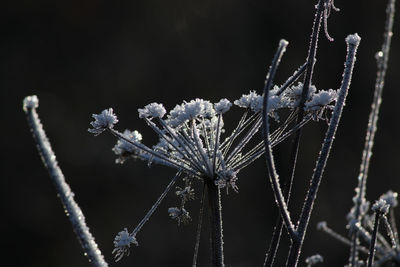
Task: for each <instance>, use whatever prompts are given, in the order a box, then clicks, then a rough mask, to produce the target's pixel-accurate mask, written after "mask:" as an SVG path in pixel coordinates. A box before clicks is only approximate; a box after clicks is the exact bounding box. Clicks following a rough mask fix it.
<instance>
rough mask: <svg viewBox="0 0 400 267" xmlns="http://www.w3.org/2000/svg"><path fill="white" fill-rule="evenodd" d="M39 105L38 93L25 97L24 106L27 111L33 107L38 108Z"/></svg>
mask: <svg viewBox="0 0 400 267" xmlns="http://www.w3.org/2000/svg"><path fill="white" fill-rule="evenodd" d="M38 106H39V99H38V98H37V96H36V95H31V96H27V97H25V98H24V103H23V108H24V111H27V110H28V109H31V108H37V107H38Z"/></svg>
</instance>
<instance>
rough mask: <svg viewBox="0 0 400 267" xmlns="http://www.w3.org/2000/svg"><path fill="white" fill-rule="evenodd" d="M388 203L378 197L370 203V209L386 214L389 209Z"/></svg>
mask: <svg viewBox="0 0 400 267" xmlns="http://www.w3.org/2000/svg"><path fill="white" fill-rule="evenodd" d="M389 207H390V206H389V204H388V203H386V201H385V200H383V199H379V200H377V201H375V203H374V205H372V210H373V211H375V212H380V213H382V214H384V215H385V214H386V213H387V212H388V211H389Z"/></svg>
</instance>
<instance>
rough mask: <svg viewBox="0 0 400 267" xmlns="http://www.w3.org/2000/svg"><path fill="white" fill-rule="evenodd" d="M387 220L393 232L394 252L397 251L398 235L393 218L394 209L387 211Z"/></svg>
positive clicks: (398, 245)
mask: <svg viewBox="0 0 400 267" xmlns="http://www.w3.org/2000/svg"><path fill="white" fill-rule="evenodd" d="M389 218H390V219H389V220H390V224H391V225H392V230H393V235H394V240H395V242H396V251H397V252H398V251H399V247H400V244H399V233H398V232H397V224H396V217H395V216H394V209H393V208H391V209H390V210H389Z"/></svg>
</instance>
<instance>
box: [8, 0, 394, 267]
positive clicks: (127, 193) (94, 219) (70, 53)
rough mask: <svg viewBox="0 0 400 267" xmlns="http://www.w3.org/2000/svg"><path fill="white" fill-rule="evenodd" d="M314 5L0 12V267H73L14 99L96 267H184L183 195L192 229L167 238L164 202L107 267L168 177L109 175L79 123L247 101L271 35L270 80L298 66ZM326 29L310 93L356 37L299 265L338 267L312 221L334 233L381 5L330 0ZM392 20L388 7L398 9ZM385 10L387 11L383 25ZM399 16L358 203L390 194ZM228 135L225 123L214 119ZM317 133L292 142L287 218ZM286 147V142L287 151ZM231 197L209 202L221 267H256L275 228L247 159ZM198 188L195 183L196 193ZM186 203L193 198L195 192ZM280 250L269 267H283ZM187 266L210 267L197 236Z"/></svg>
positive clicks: (120, 171) (136, 4)
mask: <svg viewBox="0 0 400 267" xmlns="http://www.w3.org/2000/svg"><path fill="white" fill-rule="evenodd" d="M315 2H316V1H290V0H281V1H266V0H249V1H237V0H234V1H209V0H203V1H198V0H193V1H184V0H170V1H159V0H148V1H95V0H87V1H46V0H38V1H6V3H5V8H3V9H2V11H3V12H2V13H3V14H2V15H1V21H2V23H1V25H2V27H1V28H2V34H1V35H2V38H1V42H0V47H1V50H0V54H1V66H2V69H1V76H2V78H1V79H0V85H1V87H0V88H1V91H0V94H1V99H2V104H1V109H2V114H3V116H2V120H3V121H2V127H1V128H2V131H1V132H2V138H1V142H2V144H1V147H2V152H3V153H2V160H1V162H2V164H1V165H2V167H1V169H2V175H1V177H2V178H1V187H0V188H1V189H0V190H1V197H2V202H1V203H2V210H3V212H2V215H3V216H2V217H3V219H2V220H1V226H2V227H1V228H2V242H3V246H4V248H3V249H2V255H3V260H4V261H6V260H11V262H12V263H11V264H10V265H12V266H88V263H87V260H86V259H85V257H84V256H83V252H82V250H81V248H80V247H79V245H78V242H77V240H76V238H75V236H74V234H73V232H72V230H71V226H70V224H69V222H68V220H67V218H66V217H65V215H64V213H63V210H62V207H61V204H60V202H59V200H58V199H57V197H56V194H55V191H54V190H53V187H52V184H51V182H50V180H49V178H48V177H47V173H46V171H45V169H44V168H43V166H42V164H41V162H40V158H39V156H38V155H37V153H36V150H35V145H34V143H33V141H32V138H31V135H30V133H29V130H28V127H27V125H26V122H25V118H24V114H23V112H22V99H23V97H24V96H26V95H30V94H36V95H38V97H39V98H40V107H39V110H38V112H39V114H40V116H41V119H42V122H43V123H44V125H45V130H46V131H47V134H48V136H49V138H50V140H51V142H52V145H53V148H54V150H55V151H56V154H57V156H58V160H59V162H60V165H61V167H62V169H63V171H64V174H65V176H66V177H67V179H68V181H69V183H70V185H71V187H72V189H73V191H74V192H75V194H76V200H77V201H78V203H79V204H80V206H81V208H82V209H83V211H84V212H85V215H86V218H87V222H88V225H89V227H90V228H91V231H92V233H93V234H94V235H95V237H96V240H97V242H98V244H99V246H100V248H101V249H102V251H103V253H104V254H105V258H106V259H107V261H108V262H109V263H110V265H111V266H189V265H190V264H191V257H192V253H193V246H194V238H195V225H196V222H197V212H198V199H197V200H196V201H193V202H192V203H190V204H189V205H188V209H189V211H190V212H191V214H192V216H193V221H192V223H191V224H190V225H188V226H180V227H178V226H177V225H176V223H175V222H174V221H172V220H171V219H169V218H168V214H167V208H168V207H170V206H175V205H176V204H177V199H176V197H175V196H174V195H173V194H170V195H169V196H168V197H167V199H166V200H165V201H164V203H163V204H162V205H161V207H160V208H159V210H158V211H157V212H156V213H155V214H154V216H153V217H152V219H151V220H150V221H149V223H148V224H147V225H146V226H145V227H144V228H143V230H142V231H141V232H140V233H139V235H138V236H137V238H138V241H139V243H140V246H139V247H135V248H134V249H133V250H132V253H131V256H130V257H128V258H124V259H123V260H122V261H121V262H120V263H118V264H115V263H113V262H112V255H111V251H112V248H113V242H112V241H113V238H114V236H115V234H116V233H117V232H118V231H120V230H121V229H123V228H124V227H128V228H129V229H132V228H133V227H134V226H135V225H136V224H137V223H138V222H139V220H140V219H141V218H142V216H143V215H144V214H145V212H146V211H147V210H148V209H149V208H150V207H151V205H152V203H153V202H154V201H155V199H156V198H157V197H158V195H159V194H160V193H161V191H162V190H163V188H164V187H165V186H166V184H167V183H168V181H169V180H170V179H171V178H172V176H173V174H174V171H173V170H171V169H168V168H166V167H160V166H152V167H151V168H148V167H147V166H146V164H145V163H143V162H140V161H136V162H134V161H129V162H127V163H126V164H125V165H122V166H121V165H116V164H114V155H113V153H112V151H111V147H112V146H113V145H114V143H115V140H114V138H113V137H112V136H107V135H102V136H99V137H93V136H92V135H90V134H89V133H88V132H87V128H88V127H89V122H90V121H91V118H90V116H91V114H92V113H98V112H100V111H101V110H102V109H104V108H108V107H113V108H114V110H115V111H116V113H117V114H118V116H119V119H120V123H119V124H118V129H121V130H122V129H124V128H131V129H137V130H139V131H140V132H142V134H143V136H144V142H145V143H147V144H152V143H153V142H154V141H155V139H156V138H155V134H154V133H153V132H152V131H151V130H150V129H149V128H148V127H146V125H145V123H144V122H143V121H141V120H139V118H138V116H137V108H141V107H143V106H144V105H146V104H148V103H150V102H154V101H157V102H162V103H164V104H165V106H166V107H167V109H171V108H173V107H174V105H175V104H178V103H181V102H182V101H183V100H190V99H193V98H195V97H200V98H204V99H209V100H211V101H214V102H215V101H217V100H219V99H220V98H222V97H227V98H228V99H230V100H234V99H236V98H238V97H240V95H241V94H242V93H246V92H248V91H249V90H250V89H252V90H258V91H259V90H260V89H261V88H262V86H263V82H264V78H265V72H266V69H267V66H268V65H269V63H270V62H271V59H272V56H273V54H274V52H275V48H276V47H277V44H278V42H279V39H281V38H285V39H287V40H288V41H289V46H288V49H287V53H286V54H285V55H284V58H283V61H282V63H281V66H280V67H279V70H278V76H277V82H278V83H282V82H283V81H284V80H285V78H286V77H288V76H289V75H291V74H292V72H293V71H294V70H295V69H296V68H297V67H298V66H300V65H301V64H303V62H304V61H305V58H306V55H307V45H308V42H309V36H310V33H311V25H312V21H313V18H314V15H313V14H314V4H315ZM336 5H337V6H338V7H339V8H341V10H342V11H341V12H339V13H333V14H332V16H331V17H330V18H329V31H330V34H331V35H332V36H333V37H334V38H335V42H333V43H330V42H328V41H327V39H326V38H325V37H324V36H323V35H321V38H320V44H319V50H318V61H317V64H316V70H315V75H314V80H313V83H314V84H316V85H317V87H318V88H321V89H327V88H338V87H339V85H340V81H341V74H342V69H343V62H344V57H345V52H346V50H345V43H344V38H345V37H346V35H347V34H350V33H354V32H358V33H359V35H360V36H361V37H362V41H361V45H360V48H359V53H358V57H357V63H356V67H355V72H354V77H353V83H352V86H351V91H350V94H349V97H348V102H347V105H346V107H345V111H344V116H343V120H342V124H341V125H340V127H339V131H338V133H337V138H336V140H335V143H334V147H333V151H332V152H333V153H332V155H331V158H330V160H329V162H328V166H327V169H326V172H325V175H324V179H323V181H322V185H321V188H320V192H319V195H318V199H317V204H316V206H315V209H314V213H313V215H312V219H311V222H310V227H309V231H308V235H307V237H306V241H305V246H304V250H303V254H302V255H303V256H302V259H301V261H302V264H303V265H304V258H305V256H310V255H312V254H315V253H320V254H322V255H323V256H324V257H325V263H324V266H343V265H344V264H345V263H346V259H347V257H348V249H347V248H346V247H344V246H343V245H341V244H339V243H338V242H336V241H335V240H332V239H331V238H329V237H327V236H326V235H325V234H323V233H321V232H318V231H316V229H315V225H316V223H317V222H318V221H320V220H326V221H328V223H329V225H330V226H332V227H333V228H335V229H337V230H338V231H339V232H341V233H346V230H345V224H346V220H345V216H346V214H347V212H348V211H349V209H350V206H351V204H352V202H351V198H352V196H353V195H354V186H355V185H356V180H357V174H358V170H359V163H360V156H361V150H362V146H363V141H364V137H365V133H364V131H365V128H366V125H367V118H368V112H369V108H370V103H371V100H372V94H373V86H374V81H375V72H376V64H375V59H374V54H375V52H376V51H377V50H378V49H380V46H381V42H382V30H383V26H384V17H385V5H386V1H382V0H381V1H378V0H375V1H372V0H370V1H339V0H338V1H336ZM398 11H399V10H398ZM398 15H400V14H398ZM398 22H399V17H397V19H396V22H395V27H394V28H395V29H394V31H395V35H394V39H393V45H392V48H393V49H392V51H391V58H390V67H389V71H388V76H387V79H386V86H385V90H384V102H383V106H382V113H381V115H382V116H381V118H380V121H379V130H378V134H377V136H376V140H377V141H376V146H375V149H374V156H373V160H372V164H371V171H370V179H369V188H368V192H367V193H368V197H369V199H371V200H374V199H376V198H377V197H378V196H379V195H380V194H381V193H384V192H386V191H387V190H388V189H390V188H391V189H393V190H395V191H396V190H397V191H399V187H400V182H399V181H398V179H399V177H398V173H399V164H398V162H399V158H400V155H399V153H398V149H399V146H400V143H399V140H398V138H397V136H398V133H399V130H400V129H399V123H398V109H397V108H398V105H399V104H398V98H400V93H399V88H400V82H399V80H398V76H397V75H398V74H399V67H400V66H399V61H400V60H399V58H400V55H399V53H400V52H399V51H400V50H399V47H400V46H399V43H400V40H399V37H398V36H399V34H398V32H399V31H400V27H399V26H400V25H399V23H398ZM225 118H226V120H225V123H226V125H227V127H228V128H229V127H230V128H229V129H231V128H232V127H233V125H234V123H235V122H236V121H237V119H238V113H237V112H236V113H235V111H232V112H229V113H228V114H227V115H226V116H225ZM325 129H326V124H325V123H323V122H322V123H319V124H314V126H311V125H310V126H307V128H306V129H305V131H304V134H303V138H302V143H301V151H300V160H299V164H298V166H299V167H298V176H297V179H296V182H295V187H294V194H293V200H292V202H291V209H292V210H293V211H292V214H293V216H296V215H297V214H298V212H299V209H300V207H301V203H302V200H303V199H304V195H305V192H304V189H305V185H307V184H308V181H309V178H310V176H311V173H312V169H313V167H314V164H315V160H316V157H317V153H318V150H319V148H320V144H321V141H322V138H323V135H324V132H325ZM287 143H288V142H287ZM288 153H289V145H288V144H283V145H282V146H280V147H279V148H277V149H276V151H275V154H276V159H277V162H278V168H279V172H280V174H281V176H285V175H287V174H288V170H287V168H288V167H287V163H288ZM238 185H239V188H240V193H239V194H235V193H231V194H229V195H228V196H225V195H224V199H223V202H224V210H223V216H224V222H225V229H224V234H225V253H226V263H227V266H260V265H261V264H262V261H263V258H264V253H265V248H266V246H267V243H268V242H269V239H270V236H271V232H272V227H273V224H274V222H275V218H276V214H277V211H276V208H275V206H274V202H273V196H272V193H271V189H270V185H269V184H268V182H267V180H266V168H265V166H264V164H263V161H262V160H259V161H258V162H257V163H255V164H254V165H252V167H251V168H247V169H245V170H243V171H242V172H241V173H240V175H239V182H238ZM197 189H198V187H197ZM197 196H198V195H197ZM287 248H288V244H287V242H286V241H284V242H283V244H282V247H281V250H280V251H281V252H280V254H279V259H278V264H277V266H282V265H283V259H284V258H285V256H286V251H287ZM199 266H209V252H208V243H207V236H206V235H204V237H203V239H202V243H201V247H200V260H199Z"/></svg>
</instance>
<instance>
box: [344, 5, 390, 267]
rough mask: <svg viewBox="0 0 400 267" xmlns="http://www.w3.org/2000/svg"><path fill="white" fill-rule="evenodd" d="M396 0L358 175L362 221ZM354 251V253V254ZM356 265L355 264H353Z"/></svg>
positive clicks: (357, 210)
mask: <svg viewBox="0 0 400 267" xmlns="http://www.w3.org/2000/svg"><path fill="white" fill-rule="evenodd" d="M395 2H396V1H395V0H389V1H388V4H387V8H386V21H385V32H384V40H383V44H382V49H381V51H379V52H378V53H377V54H376V55H377V65H378V71H377V77H376V81H375V91H374V98H373V101H372V105H371V112H370V114H369V118H368V128H367V133H366V137H365V143H364V150H363V154H362V158H361V165H360V173H359V176H358V189H359V192H358V199H357V200H356V203H355V204H356V208H355V217H356V220H357V221H360V219H361V218H360V206H361V204H362V202H363V200H364V199H365V195H366V186H367V177H368V170H369V163H370V160H371V156H372V148H373V145H374V139H375V134H376V130H377V123H378V118H379V110H380V106H381V103H382V91H383V86H384V81H385V75H386V70H387V66H388V64H387V63H388V60H389V50H390V43H391V40H392V35H393V32H392V29H393V20H394V12H395ZM352 239H353V243H354V244H356V243H357V240H356V239H357V233H353V236H352ZM354 253H355V252H353V253H352V254H354ZM355 258H356V255H352V261H353V262H354V261H355ZM351 266H354V265H351Z"/></svg>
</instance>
